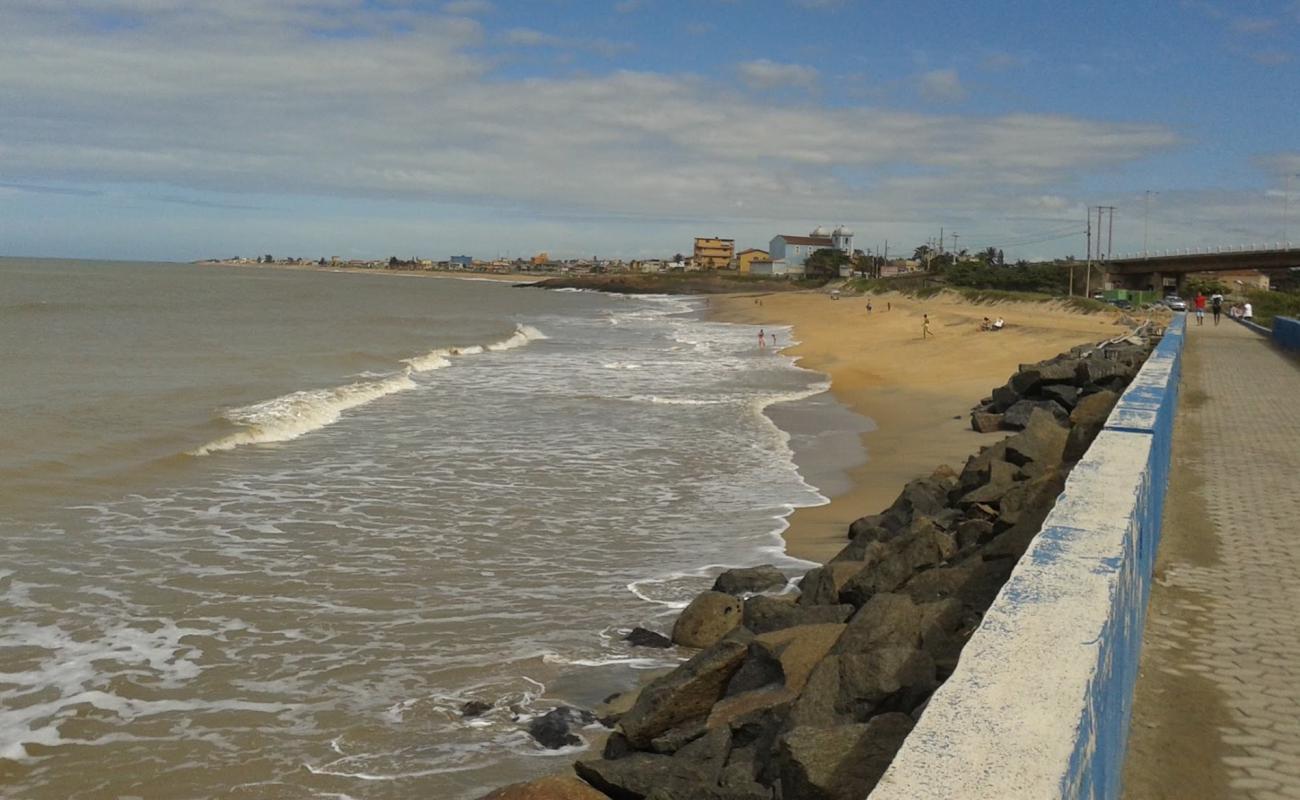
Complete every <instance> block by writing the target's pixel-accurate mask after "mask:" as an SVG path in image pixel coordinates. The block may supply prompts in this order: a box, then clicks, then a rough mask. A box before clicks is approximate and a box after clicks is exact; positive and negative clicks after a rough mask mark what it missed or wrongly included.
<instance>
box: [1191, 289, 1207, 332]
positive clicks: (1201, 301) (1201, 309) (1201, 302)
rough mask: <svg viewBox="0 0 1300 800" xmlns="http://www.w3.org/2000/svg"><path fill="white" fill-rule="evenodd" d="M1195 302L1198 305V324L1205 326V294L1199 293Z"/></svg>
mask: <svg viewBox="0 0 1300 800" xmlns="http://www.w3.org/2000/svg"><path fill="white" fill-rule="evenodd" d="M1193 302H1194V303H1195V304H1196V324H1197V325H1204V324H1205V293H1204V292H1197V293H1196V300H1194V301H1193Z"/></svg>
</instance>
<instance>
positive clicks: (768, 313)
mask: <svg viewBox="0 0 1300 800" xmlns="http://www.w3.org/2000/svg"><path fill="white" fill-rule="evenodd" d="M758 299H761V301H762V305H758V304H756V302H755V301H756V300H758ZM871 302H872V305H873V306H874V311H873V312H872V313H871V314H870V315H868V314H867V311H866V308H865V306H866V298H865V297H862V296H857V295H845V296H843V297H842V298H841V299H839V300H832V299H831V297H830V295H829V294H827V293H825V292H822V291H809V292H791V293H782V294H774V295H762V296H755V295H732V296H724V297H716V296H715V297H713V298H712V300H711V305H710V310H711V315H710V316H711V318H712V319H715V320H718V321H722V322H740V323H748V324H752V325H770V326H779V325H790V326H793V328H794V335H793V338H794V340H795V341H797V342H799V344H798V345H796V346H794V347H789V348H785V349H784V351H783V352H785V353H787V354H789V355H793V356H797V357H798V358H799V365H800V366H802V367H806V368H808V369H813V370H817V371H819V372H824V373H826V374H827V375H829V376H830V379H831V392H832V393H833V394H834V395H835V397H836V398H837V399H838V400H839V401H840V402H842V403H844V404H845V405H847V406H848V407H849V408H851V409H853V410H854V411H856V412H858V413H860V414H862V415H864V416H866V417H869V418H871V420H873V421H874V422H875V424H876V430H874V431H870V432H867V433H864V434H862V442H863V445H864V447H865V449H866V452H867V462H866V463H864V464H861V465H859V466H857V467H855V468H853V469H852V470H851V473H850V478H851V484H852V487H853V488H852V489H850V490H848V491H847V492H844V493H842V494H839V495H836V496H833V497H832V498H831V502H830V503H829V504H827V505H823V506H817V507H811V508H801V509H798V510H796V511H795V513H794V514H793V515H792V516H791V518H790V527H789V529H788V530H787V531H786V533H785V537H786V545H787V550H788V552H789V553H790V555H792V556H795V557H798V558H804V559H808V560H810V561H818V562H824V561H826V560H828V559H830V558H831V557H832V556H834V555H835V554H836V553H837V552H839V550H840V549H841V548H842V547H843V546H844V545H845V544H846V543H847V538H846V537H847V531H848V526H849V523H851V522H852V521H853V520H855V519H857V518H858V517H861V516H864V515H867V514H875V513H878V512H880V511H883V510H884V509H885V508H887V507H888V506H889V504H890V503H892V502H893V500H894V498H895V497H897V496H898V493H899V491H901V490H902V488H903V485H904V484H905V483H907V481H909V480H912V479H913V478H917V477H921V476H924V475H928V474H930V473H931V472H932V471H934V469H935V468H936V467H937V466H939V465H940V464H948V465H949V466H951V467H953V468H954V469H956V470H960V469H961V467H962V465H963V464H964V463H965V460H966V458H967V457H968V456H969V455H971V454H972V453H974V452H976V451H977V450H978V449H979V448H980V446H981V445H984V444H989V443H991V442H995V441H997V440H998V439H999V438H1002V437H1004V436H1006V433H1005V432H1003V433H990V434H980V433H976V432H975V431H973V430H971V427H970V418H969V412H970V409H971V407H972V406H974V405H975V404H976V403H977V402H978V401H979V400H980V398H982V397H987V396H988V394H989V393H990V392H991V391H992V390H993V388H994V387H995V386H999V385H1001V384H1002V383H1004V382H1006V380H1007V378H1008V377H1009V376H1010V375H1011V373H1013V372H1015V370H1016V368H1017V366H1018V365H1020V364H1022V363H1030V362H1035V361H1041V360H1042V359H1045V358H1050V357H1052V356H1054V355H1056V354H1058V353H1060V352H1062V351H1065V350H1068V349H1069V348H1071V347H1073V346H1075V345H1078V344H1084V343H1090V342H1095V341H1100V340H1102V339H1106V338H1110V337H1114V336H1119V335H1121V334H1123V333H1125V332H1126V331H1127V330H1128V329H1127V328H1126V327H1124V326H1122V325H1117V324H1116V320H1117V319H1118V315H1117V314H1116V313H1114V312H1110V311H1103V312H1097V313H1093V314H1084V313H1079V312H1074V311H1069V310H1065V309H1063V308H1061V307H1060V306H1058V305H1057V304H1048V303H1025V302H1004V303H999V304H997V305H976V304H972V303H970V302H967V301H965V300H963V299H961V298H958V297H956V296H955V295H951V294H943V295H940V296H937V297H933V298H927V299H924V300H920V299H915V298H910V297H905V296H902V295H898V294H885V295H872V296H871ZM889 305H892V310H886V309H887V308H888V307H889ZM927 313H928V314H929V315H930V330H931V332H932V333H933V334H934V336H933V338H930V339H926V340H924V341H923V340H922V339H921V322H922V314H927ZM986 316H987V317H992V318H996V317H997V316H1001V317H1003V318H1005V320H1006V323H1007V327H1006V328H1005V329H1004V330H1001V331H998V332H996V333H989V332H983V331H980V330H979V323H980V321H981V320H982V319H983V318H984V317H986ZM801 455H802V456H803V458H804V459H805V460H812V459H815V458H816V454H815V453H811V454H808V453H805V454H801Z"/></svg>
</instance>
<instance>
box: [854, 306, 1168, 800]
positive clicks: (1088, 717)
mask: <svg viewBox="0 0 1300 800" xmlns="http://www.w3.org/2000/svg"><path fill="white" fill-rule="evenodd" d="M1185 333H1186V317H1185V316H1184V315H1179V316H1178V317H1176V318H1175V320H1174V322H1173V324H1171V325H1170V326H1169V328H1168V330H1167V331H1166V333H1165V336H1164V339H1163V340H1162V341H1161V343H1160V344H1159V346H1158V347H1157V348H1156V349H1155V351H1154V352H1153V353H1152V354H1151V357H1150V358H1148V359H1147V362H1146V364H1144V365H1143V367H1142V370H1141V371H1140V372H1139V373H1138V376H1137V377H1136V378H1135V379H1134V380H1133V383H1132V384H1131V385H1130V386H1129V388H1128V390H1127V391H1126V392H1125V393H1124V395H1123V396H1122V397H1121V398H1120V400H1119V402H1118V403H1117V404H1116V407H1115V410H1114V411H1113V412H1112V414H1111V416H1110V418H1109V419H1108V420H1107V424H1106V427H1105V429H1104V430H1103V431H1102V432H1101V434H1100V435H1099V436H1098V437H1097V440H1096V441H1095V442H1094V443H1093V446H1092V447H1091V448H1090V449H1089V451H1088V453H1087V454H1086V455H1085V456H1084V458H1083V459H1082V460H1080V462H1079V463H1078V465H1076V466H1075V468H1074V470H1073V471H1072V472H1071V474H1070V477H1069V479H1068V480H1067V481H1066V485H1065V490H1064V492H1063V493H1062V494H1061V496H1060V497H1059V498H1058V499H1057V503H1056V506H1055V508H1053V510H1052V513H1051V514H1050V515H1049V516H1048V518H1047V520H1046V521H1045V522H1044V525H1043V530H1042V531H1041V532H1040V533H1039V535H1038V537H1037V538H1036V539H1035V540H1034V542H1033V543H1032V544H1031V546H1030V549H1029V551H1028V552H1027V553H1026V554H1025V556H1024V558H1022V559H1021V560H1020V562H1019V563H1018V564H1017V565H1016V568H1015V571H1014V572H1013V573H1012V575H1011V578H1010V579H1009V580H1008V581H1007V584H1006V585H1005V586H1004V587H1003V589H1002V591H1001V592H1000V593H999V594H998V597H997V599H996V600H995V601H994V603H993V605H992V607H990V608H989V610H988V613H987V614H986V615H985V617H984V620H983V622H982V623H981V624H980V627H979V630H977V631H976V632H975V635H974V636H973V637H971V640H970V642H969V643H967V645H966V648H965V649H964V650H963V651H962V656H961V660H960V661H959V662H958V664H957V669H956V670H955V671H954V673H953V675H952V677H951V678H949V679H948V681H947V682H946V683H944V685H943V686H941V687H940V688H939V689H938V690H937V691H936V692H935V694H934V696H933V697H932V698H931V700H930V704H929V706H928V707H927V708H926V711H925V713H924V714H923V715H922V717H921V719H920V721H919V722H918V724H917V726H916V728H914V729H913V731H912V733H911V735H909V736H908V738H907V741H906V742H905V743H904V745H903V748H902V750H900V752H899V754H898V756H897V757H896V758H895V759H894V762H893V764H892V765H891V766H890V768H889V770H888V771H887V772H886V773H885V775H884V777H883V778H882V779H881V782H880V784H879V785H878V786H877V787H876V789H875V790H874V791H873V792H872V793H871V795H870V797H871V800H916V798H920V797H936V798H939V797H943V798H949V797H951V798H966V797H971V798H976V797H990V798H992V797H997V798H1026V800H1028V798H1055V797H1060V798H1089V799H1090V800H1104V799H1106V800H1108V799H1109V798H1116V797H1119V796H1121V794H1122V787H1121V785H1120V781H1121V776H1122V774H1123V765H1124V755H1125V750H1126V746H1127V740H1128V729H1129V719H1130V715H1131V713H1132V705H1133V690H1134V686H1135V684H1136V681H1137V668H1138V663H1139V660H1140V656H1141V648H1142V630H1143V627H1144V624H1145V621H1146V610H1147V600H1148V597H1149V595H1150V589H1151V574H1152V569H1153V567H1154V563H1155V557H1156V550H1157V546H1158V545H1159V542H1160V526H1161V518H1162V515H1163V511H1164V500H1165V491H1166V487H1167V482H1168V476H1169V469H1170V448H1171V445H1172V440H1173V428H1174V417H1175V414H1176V411H1177V403H1178V389H1179V378H1180V376H1181V372H1182V351H1183V341H1184V336H1185Z"/></svg>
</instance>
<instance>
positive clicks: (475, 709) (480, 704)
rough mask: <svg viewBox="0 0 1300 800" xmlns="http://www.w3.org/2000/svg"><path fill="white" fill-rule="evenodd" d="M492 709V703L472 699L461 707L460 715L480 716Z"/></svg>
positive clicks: (466, 716)
mask: <svg viewBox="0 0 1300 800" xmlns="http://www.w3.org/2000/svg"><path fill="white" fill-rule="evenodd" d="M491 710H492V704H491V703H489V702H487V701H485V700H470V701H468V702H466V703H465V705H463V706H461V707H460V715H461V716H462V717H465V718H467V719H468V718H471V717H479V716H482V715H484V714H486V713H487V712H489V711H491Z"/></svg>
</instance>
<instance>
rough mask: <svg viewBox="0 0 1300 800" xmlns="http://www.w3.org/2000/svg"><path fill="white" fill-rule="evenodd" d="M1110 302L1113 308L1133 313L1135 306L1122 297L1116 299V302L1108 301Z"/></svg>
mask: <svg viewBox="0 0 1300 800" xmlns="http://www.w3.org/2000/svg"><path fill="white" fill-rule="evenodd" d="M1108 302H1109V303H1110V304H1111V305H1112V306H1115V308H1118V309H1119V310H1121V311H1132V310H1133V304H1132V303H1130V302H1129V301H1128V300H1125V299H1124V298H1122V297H1119V298H1116V299H1114V300H1110V301H1108Z"/></svg>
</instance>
